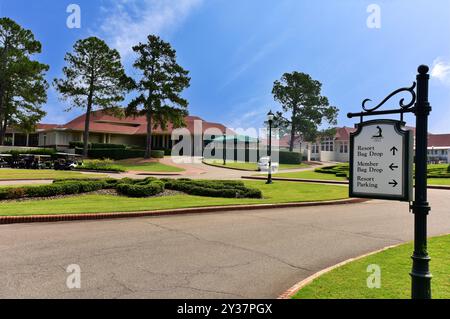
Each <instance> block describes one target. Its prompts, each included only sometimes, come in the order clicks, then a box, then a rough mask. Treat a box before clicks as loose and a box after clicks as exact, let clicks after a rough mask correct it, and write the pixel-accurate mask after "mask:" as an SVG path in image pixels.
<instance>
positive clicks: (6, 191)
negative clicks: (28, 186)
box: [0, 187, 25, 200]
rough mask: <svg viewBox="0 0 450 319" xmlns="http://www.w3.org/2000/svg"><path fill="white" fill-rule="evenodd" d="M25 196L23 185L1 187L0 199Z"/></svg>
mask: <svg viewBox="0 0 450 319" xmlns="http://www.w3.org/2000/svg"><path fill="white" fill-rule="evenodd" d="M24 196H25V189H24V188H22V187H14V188H0V200H5V199H17V198H22V197H24Z"/></svg>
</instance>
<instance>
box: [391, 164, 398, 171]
mask: <svg viewBox="0 0 450 319" xmlns="http://www.w3.org/2000/svg"><path fill="white" fill-rule="evenodd" d="M389 168H390V169H391V171H393V170H394V168H398V166H397V165H394V163H392V164H391V165H389Z"/></svg>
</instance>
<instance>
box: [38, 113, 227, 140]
mask: <svg viewBox="0 0 450 319" xmlns="http://www.w3.org/2000/svg"><path fill="white" fill-rule="evenodd" d="M85 118H86V115H81V116H79V117H77V118H75V119H74V120H72V121H70V122H69V123H67V124H65V125H53V124H49V125H46V124H39V126H40V127H42V129H45V130H51V129H55V128H58V129H65V130H70V131H80V132H82V131H84V122H85ZM184 120H185V123H186V128H187V129H188V130H189V131H190V132H191V133H193V132H194V124H195V121H200V122H201V125H202V130H203V132H205V130H207V129H210V128H217V129H219V130H220V131H221V132H222V133H225V131H226V127H225V126H224V125H222V124H219V123H211V122H207V121H204V120H203V119H201V118H199V117H197V116H187V117H185V119H184ZM39 126H38V128H40V127H39ZM89 130H90V132H95V133H110V134H124V135H145V134H147V119H146V117H145V116H136V117H125V118H118V117H115V116H113V115H110V114H107V113H105V112H103V111H95V112H92V114H91V119H90V124H89ZM172 131H173V126H172V124H171V123H168V125H167V129H166V130H162V129H161V127H158V128H157V129H153V132H154V133H171V132H172Z"/></svg>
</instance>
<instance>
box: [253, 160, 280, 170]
mask: <svg viewBox="0 0 450 319" xmlns="http://www.w3.org/2000/svg"><path fill="white" fill-rule="evenodd" d="M269 162H270V157H268V156H266V157H261V158H260V159H259V162H258V170H259V171H261V172H268V171H269ZM271 166H272V173H276V172H278V168H279V164H278V163H275V162H272V165H271Z"/></svg>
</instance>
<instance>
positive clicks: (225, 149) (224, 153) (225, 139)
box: [222, 134, 227, 166]
mask: <svg viewBox="0 0 450 319" xmlns="http://www.w3.org/2000/svg"><path fill="white" fill-rule="evenodd" d="M222 153H223V166H225V165H227V135H226V134H223V152H222Z"/></svg>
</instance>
